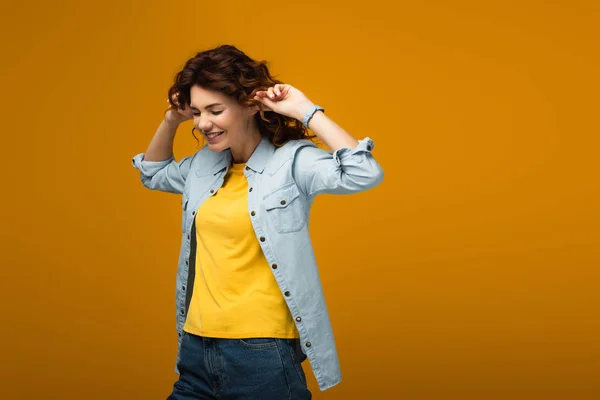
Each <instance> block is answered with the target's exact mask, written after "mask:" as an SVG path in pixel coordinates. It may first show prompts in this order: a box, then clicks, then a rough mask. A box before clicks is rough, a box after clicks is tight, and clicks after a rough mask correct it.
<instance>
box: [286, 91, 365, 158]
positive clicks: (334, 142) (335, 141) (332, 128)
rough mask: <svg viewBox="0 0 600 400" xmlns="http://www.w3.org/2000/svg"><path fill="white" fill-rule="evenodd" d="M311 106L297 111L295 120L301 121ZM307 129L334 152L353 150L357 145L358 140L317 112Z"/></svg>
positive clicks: (323, 114) (320, 112)
mask: <svg viewBox="0 0 600 400" xmlns="http://www.w3.org/2000/svg"><path fill="white" fill-rule="evenodd" d="M311 107H312V103H311V104H307V105H305V106H304V107H302V109H301V110H299V113H298V115H297V116H296V118H297V119H299V120H300V121H302V118H303V117H304V114H305V113H306V112H307V111H308V110H310V108H311ZM308 128H309V129H310V130H311V131H312V132H313V133H314V134H315V135H317V137H318V138H319V139H320V140H321V141H322V142H323V143H325V145H327V147H329V149H330V150H331V151H332V152H334V151H336V150H339V149H341V148H344V147H345V148H349V149H353V148H354V147H356V146H357V145H358V140H356V139H354V138H353V137H352V135H350V134H349V133H348V132H346V131H345V130H344V129H343V128H342V127H341V126H339V125H338V124H336V123H335V122H334V121H333V120H332V119H331V118H329V117H328V116H327V115H325V113H323V112H322V111H317V112H316V113H315V114H314V115H313V117H312V118H311V119H310V121H309V122H308Z"/></svg>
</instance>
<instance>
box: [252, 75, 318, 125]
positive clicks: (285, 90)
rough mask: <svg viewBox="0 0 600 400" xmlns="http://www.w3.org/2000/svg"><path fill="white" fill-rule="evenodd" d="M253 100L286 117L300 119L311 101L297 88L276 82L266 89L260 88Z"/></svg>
mask: <svg viewBox="0 0 600 400" xmlns="http://www.w3.org/2000/svg"><path fill="white" fill-rule="evenodd" d="M254 99H255V100H258V101H260V102H261V103H262V104H264V105H265V106H267V109H268V110H271V111H275V112H276V113H278V114H282V115H285V116H287V117H291V118H295V119H297V120H300V121H301V120H302V118H303V117H304V114H305V113H306V112H307V111H308V110H309V109H310V108H311V107H312V106H313V103H312V102H311V101H310V100H309V99H308V98H307V97H306V96H305V95H304V93H302V92H301V91H299V90H298V89H296V88H295V87H293V86H292V85H288V84H281V83H278V84H276V85H275V86H272V87H270V88H268V89H267V90H260V91H258V92H256V96H254Z"/></svg>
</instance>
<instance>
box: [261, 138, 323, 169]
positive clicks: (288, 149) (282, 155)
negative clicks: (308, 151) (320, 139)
mask: <svg viewBox="0 0 600 400" xmlns="http://www.w3.org/2000/svg"><path fill="white" fill-rule="evenodd" d="M303 147H317V145H316V144H315V143H313V142H311V141H310V140H307V139H302V140H290V141H288V142H287V143H286V144H284V145H283V146H281V147H277V148H275V151H273V155H272V157H271V160H269V166H268V168H267V169H268V170H269V171H270V172H274V171H276V170H278V169H279V168H281V167H282V166H283V165H284V164H287V163H288V162H289V161H293V159H294V158H295V157H296V154H298V150H300V149H301V148H303ZM289 164H290V165H291V164H292V163H291V162H290V163H289Z"/></svg>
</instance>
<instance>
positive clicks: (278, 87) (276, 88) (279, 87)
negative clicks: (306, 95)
mask: <svg viewBox="0 0 600 400" xmlns="http://www.w3.org/2000/svg"><path fill="white" fill-rule="evenodd" d="M274 89H275V94H276V95H277V96H281V90H282V89H283V85H282V84H280V83H278V84H276V85H275V87H274Z"/></svg>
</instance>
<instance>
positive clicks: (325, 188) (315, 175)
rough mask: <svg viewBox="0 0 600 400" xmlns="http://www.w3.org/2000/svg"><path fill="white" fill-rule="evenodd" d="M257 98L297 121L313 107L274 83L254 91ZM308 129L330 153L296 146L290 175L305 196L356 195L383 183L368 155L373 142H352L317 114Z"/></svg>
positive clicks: (291, 90)
mask: <svg viewBox="0 0 600 400" xmlns="http://www.w3.org/2000/svg"><path fill="white" fill-rule="evenodd" d="M257 99H259V100H261V102H262V103H263V104H265V105H267V106H268V107H269V108H271V109H272V110H274V111H276V112H279V113H283V114H285V115H288V116H290V117H292V118H296V119H297V120H300V121H302V120H303V119H304V116H305V115H307V113H308V112H310V111H311V110H312V109H313V106H314V104H313V103H312V102H311V101H310V100H308V98H306V96H304V94H303V93H302V92H300V91H299V90H298V89H296V88H294V87H293V86H291V85H287V84H277V85H275V86H274V87H271V88H269V89H268V90H266V91H263V92H258V93H257ZM308 128H309V129H310V130H311V131H313V133H314V134H315V135H316V136H317V137H318V138H319V139H320V140H321V141H322V142H323V143H325V144H326V145H327V147H329V148H330V149H331V151H326V150H323V149H320V148H318V147H316V146H315V145H314V144H313V143H311V142H308V141H304V142H303V145H300V146H298V149H297V151H296V154H295V156H294V164H293V169H292V173H293V176H294V180H295V181H296V183H297V185H298V187H299V189H300V190H301V191H302V192H304V194H305V195H306V196H315V195H317V194H319V193H332V194H349V193H357V192H362V191H364V190H367V189H370V188H373V187H375V186H377V185H379V184H380V183H381V182H382V181H383V169H382V168H381V166H380V165H379V164H378V163H377V161H375V159H374V158H373V155H372V154H371V151H372V150H373V148H374V144H373V140H371V139H370V138H368V137H367V138H365V139H363V140H360V141H358V140H356V139H355V138H354V137H352V136H351V135H350V134H349V133H348V132H346V131H345V130H344V129H343V128H342V127H340V126H339V125H338V124H336V123H335V122H334V121H333V120H331V119H330V118H329V117H328V116H327V115H325V114H324V113H323V112H321V111H317V112H315V113H314V114H313V116H312V118H311V119H310V120H309V122H308Z"/></svg>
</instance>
